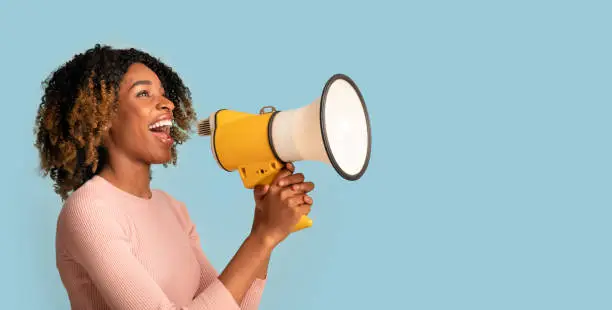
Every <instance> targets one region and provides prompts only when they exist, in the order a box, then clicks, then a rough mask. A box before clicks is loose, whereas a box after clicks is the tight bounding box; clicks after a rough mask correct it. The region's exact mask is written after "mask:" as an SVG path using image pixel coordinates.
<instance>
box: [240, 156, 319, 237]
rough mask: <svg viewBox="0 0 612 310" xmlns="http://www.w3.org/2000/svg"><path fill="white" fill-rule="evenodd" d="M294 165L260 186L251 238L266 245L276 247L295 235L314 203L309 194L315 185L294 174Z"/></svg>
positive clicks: (256, 197)
mask: <svg viewBox="0 0 612 310" xmlns="http://www.w3.org/2000/svg"><path fill="white" fill-rule="evenodd" d="M293 172H294V166H293V165H292V164H291V163H288V164H287V167H286V168H284V169H282V170H281V171H280V172H279V173H278V175H277V176H276V178H275V179H274V181H273V182H272V183H271V184H270V185H265V186H257V187H255V189H254V195H255V217H254V220H253V227H252V230H251V235H252V236H255V237H257V238H259V239H260V240H262V241H263V242H265V244H266V245H268V246H270V247H276V246H277V245H278V244H279V243H280V242H282V241H283V240H284V239H285V238H287V236H288V235H289V234H290V233H291V232H292V230H293V228H294V227H295V225H296V224H297V223H298V222H299V220H300V218H301V217H302V216H303V215H307V214H308V213H309V212H310V207H311V205H312V203H313V201H312V198H311V197H310V196H308V194H307V193H308V192H310V191H312V190H313V189H314V184H313V183H312V182H305V181H304V175H303V174H302V173H296V174H294V173H293Z"/></svg>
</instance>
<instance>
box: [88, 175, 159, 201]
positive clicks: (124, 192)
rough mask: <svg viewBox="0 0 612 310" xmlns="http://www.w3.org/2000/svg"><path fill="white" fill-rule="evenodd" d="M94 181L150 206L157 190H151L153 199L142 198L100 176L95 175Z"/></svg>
mask: <svg viewBox="0 0 612 310" xmlns="http://www.w3.org/2000/svg"><path fill="white" fill-rule="evenodd" d="M92 179H94V181H98V182H100V183H103V184H104V185H105V186H106V187H107V188H109V189H110V190H111V191H113V192H115V193H117V194H118V195H120V196H122V197H124V198H127V199H130V200H133V201H136V202H139V203H145V204H148V203H150V202H152V201H153V199H154V198H155V190H154V189H151V197H150V198H142V197H138V196H136V195H134V194H131V193H128V192H126V191H124V190H122V189H120V188H119V187H117V186H115V185H114V184H113V183H111V182H109V181H108V180H107V179H105V178H103V177H101V176H99V175H94V176H93V177H92Z"/></svg>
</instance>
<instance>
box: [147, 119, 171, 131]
mask: <svg viewBox="0 0 612 310" xmlns="http://www.w3.org/2000/svg"><path fill="white" fill-rule="evenodd" d="M163 126H172V121H171V120H169V119H166V120H163V121H159V122H156V123H154V124H151V125H149V129H153V128H158V127H163Z"/></svg>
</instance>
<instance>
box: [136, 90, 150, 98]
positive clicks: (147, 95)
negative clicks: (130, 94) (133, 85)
mask: <svg viewBox="0 0 612 310" xmlns="http://www.w3.org/2000/svg"><path fill="white" fill-rule="evenodd" d="M142 96H146V97H149V96H150V94H149V91H148V90H141V91H139V92H138V93H137V94H136V97H142Z"/></svg>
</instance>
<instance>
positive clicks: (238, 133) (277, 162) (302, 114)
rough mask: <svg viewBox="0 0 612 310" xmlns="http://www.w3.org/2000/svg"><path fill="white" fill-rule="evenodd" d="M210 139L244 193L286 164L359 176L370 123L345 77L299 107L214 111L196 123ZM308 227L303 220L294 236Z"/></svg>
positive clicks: (306, 219)
mask: <svg viewBox="0 0 612 310" xmlns="http://www.w3.org/2000/svg"><path fill="white" fill-rule="evenodd" d="M198 134H199V135H200V136H210V137H211V139H210V141H211V149H212V153H213V156H214V158H215V160H216V161H217V163H218V164H219V166H220V167H221V168H222V169H224V170H226V171H229V172H231V171H236V170H238V172H239V173H240V177H241V179H242V182H243V184H244V187H246V188H254V187H255V185H258V184H270V183H271V182H272V181H273V180H274V178H275V176H276V175H277V173H278V172H279V171H280V169H281V168H282V167H284V164H285V163H287V162H296V161H304V160H314V161H320V162H324V163H327V164H330V165H331V166H333V167H334V169H335V170H336V171H337V172H338V174H339V175H340V176H342V177H343V178H344V179H346V180H349V181H354V180H357V179H359V178H361V176H362V175H363V174H364V172H365V170H366V168H367V166H368V162H369V160H370V152H371V145H372V138H371V129H370V119H369V115H368V111H367V108H366V105H365V101H364V100H363V96H362V95H361V92H360V91H359V89H358V88H357V85H355V82H354V81H353V80H351V79H350V78H349V77H348V76H346V75H344V74H336V75H334V76H332V77H331V78H330V79H329V80H328V81H327V83H326V84H325V87H324V88H323V93H322V95H321V96H320V97H318V98H317V99H315V100H314V101H313V102H312V103H310V104H309V105H307V106H304V107H302V108H298V109H294V110H288V111H277V110H276V109H275V108H274V107H270V106H266V107H263V108H262V109H261V110H260V111H259V114H252V113H245V112H238V111H232V110H227V109H221V110H218V111H216V112H214V113H212V114H211V115H210V117H208V118H206V119H203V120H200V121H199V122H198ZM310 226H312V220H311V219H310V218H309V217H308V216H303V217H302V218H301V219H300V221H299V223H298V224H297V225H296V226H295V228H294V231H297V230H300V229H303V228H307V227H310Z"/></svg>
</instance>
